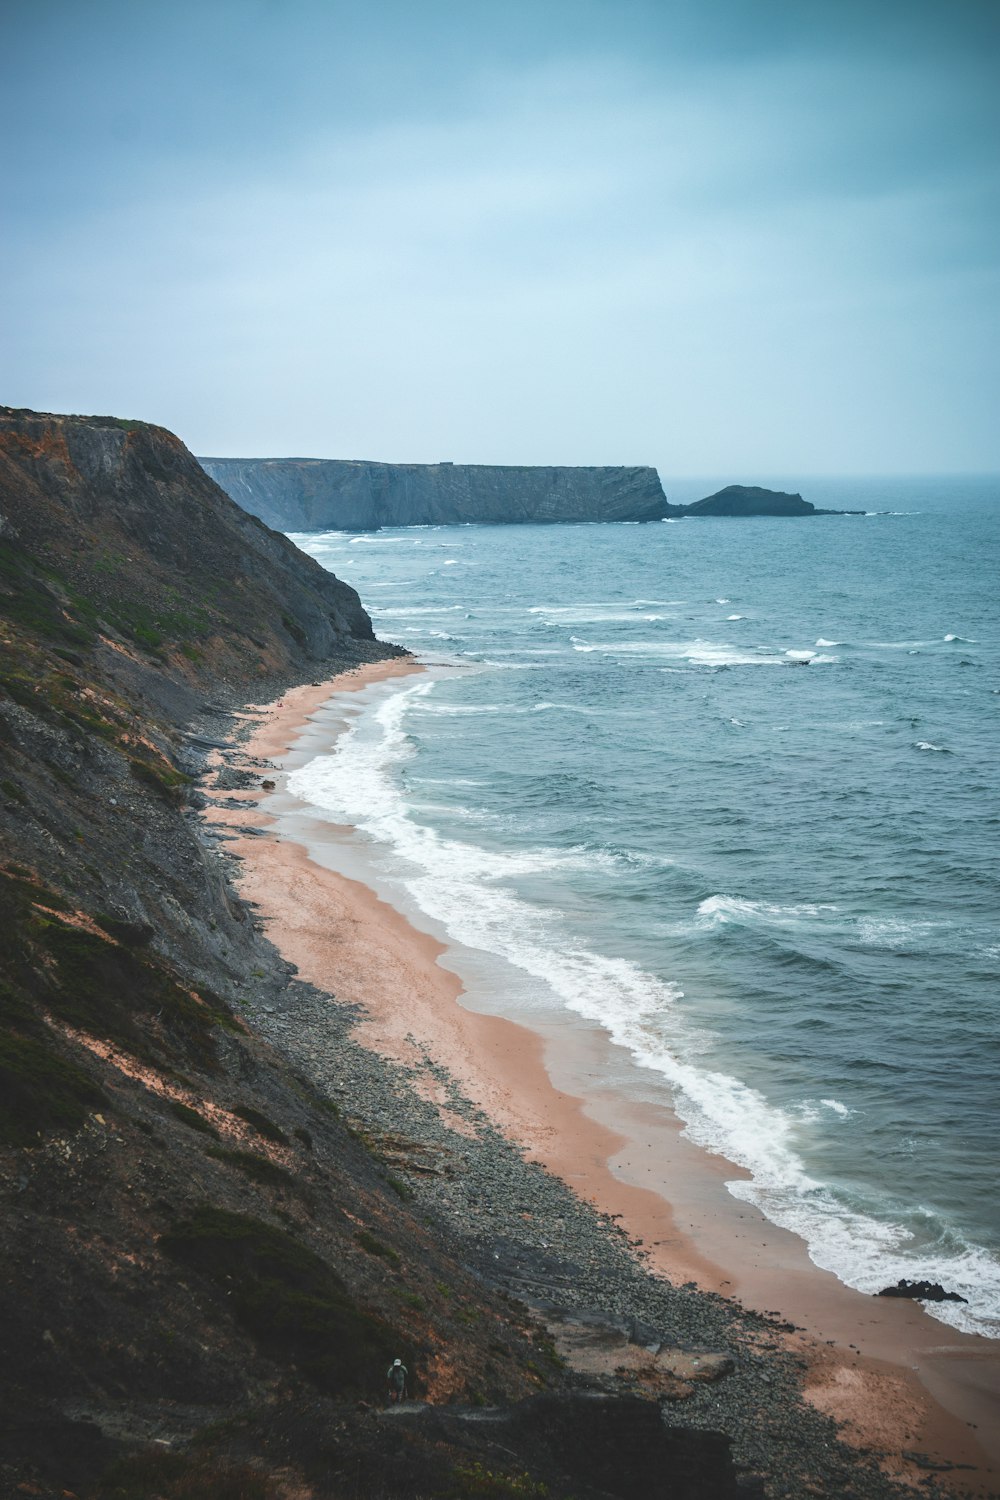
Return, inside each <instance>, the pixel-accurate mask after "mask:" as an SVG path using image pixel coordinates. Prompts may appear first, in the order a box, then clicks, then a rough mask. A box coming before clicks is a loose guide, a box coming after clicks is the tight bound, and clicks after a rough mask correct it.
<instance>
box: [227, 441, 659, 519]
mask: <svg viewBox="0 0 1000 1500" xmlns="http://www.w3.org/2000/svg"><path fill="white" fill-rule="evenodd" d="M200 462H201V464H202V466H203V468H204V469H205V471H206V473H208V474H210V475H211V477H212V478H213V479H214V480H215V481H216V482H217V483H218V484H220V485H221V486H222V488H223V489H224V490H225V491H226V493H227V494H228V495H231V496H232V498H233V499H234V500H236V501H238V503H239V504H240V505H242V506H243V507H244V508H245V509H246V510H248V511H250V512H251V513H252V514H253V515H256V516H260V517H261V519H262V520H264V521H266V522H267V523H268V525H269V526H275V527H279V528H280V529H281V530H283V531H323V530H326V529H328V528H329V529H332V530H333V529H344V530H354V531H362V530H374V529H375V528H377V527H380V526H432V525H442V526H463V525H466V524H471V523H476V524H480V525H505V524H510V523H517V524H520V525H525V524H532V523H544V522H552V521H657V520H659V519H660V518H661V517H662V516H665V515H668V514H673V513H674V508H673V507H671V506H670V505H669V504H668V503H667V500H666V498H665V496H664V494H663V488H662V486H661V484H660V480H659V476H658V475H657V472H656V470H655V469H650V468H544V467H533V466H532V467H515V466H513V465H490V464H449V463H441V464H383V463H367V462H356V461H353V460H347V459H316V458H202V459H201V460H200Z"/></svg>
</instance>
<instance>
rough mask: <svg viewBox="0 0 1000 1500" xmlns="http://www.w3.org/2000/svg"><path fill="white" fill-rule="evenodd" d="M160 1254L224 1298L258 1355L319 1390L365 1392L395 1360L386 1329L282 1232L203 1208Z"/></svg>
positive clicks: (173, 1234) (168, 1237) (331, 1272)
mask: <svg viewBox="0 0 1000 1500" xmlns="http://www.w3.org/2000/svg"><path fill="white" fill-rule="evenodd" d="M160 1247H161V1249H162V1250H163V1251H164V1253H165V1254H167V1255H169V1256H171V1258H172V1259H174V1260H176V1261H179V1262H180V1263H181V1264H182V1265H185V1266H187V1267H189V1268H190V1269H192V1270H194V1271H197V1272H199V1273H201V1274H202V1275H203V1276H205V1277H206V1278H207V1279H208V1280H209V1281H211V1282H212V1283H213V1284H214V1285H215V1286H217V1287H219V1288H220V1289H221V1290H223V1291H224V1292H225V1294H226V1297H225V1304H226V1307H227V1308H231V1309H232V1312H233V1314H234V1316H235V1317H236V1319H237V1321H238V1322H239V1323H240V1324H241V1325H242V1326H243V1327H244V1328H246V1330H247V1331H248V1332H249V1333H250V1334H251V1335H252V1336H253V1338H254V1339H256V1341H257V1342H258V1344H259V1345H260V1346H261V1348H262V1349H263V1350H264V1351H265V1352H266V1353H268V1354H269V1355H271V1357H273V1358H276V1359H279V1360H284V1361H285V1362H288V1363H293V1364H296V1365H298V1366H299V1368H300V1369H301V1370H302V1372H303V1374H304V1375H306V1376H307V1377H308V1379H310V1380H311V1381H312V1382H313V1383H314V1384H315V1385H317V1386H318V1387H319V1388H320V1389H321V1390H324V1391H327V1392H330V1393H338V1392H343V1391H350V1390H370V1389H371V1388H372V1385H373V1383H374V1382H375V1381H377V1380H378V1379H379V1378H380V1377H381V1372H382V1370H384V1368H385V1366H386V1365H387V1364H388V1363H389V1361H390V1360H391V1359H392V1357H393V1353H394V1350H395V1345H396V1343H397V1338H396V1335H395V1334H394V1332H393V1330H392V1329H391V1328H390V1327H389V1325H388V1324H387V1323H384V1322H383V1321H382V1320H381V1319H380V1318H377V1317H375V1316H374V1315H373V1314H371V1313H369V1312H367V1311H365V1310H364V1309H363V1308H361V1307H360V1306H359V1305H358V1303H357V1302H355V1301H354V1299H353V1298H352V1297H351V1295H350V1293H349V1292H348V1290H347V1288H346V1287H345V1285H344V1283H343V1282H342V1281H341V1279H340V1277H339V1276H338V1275H337V1273H336V1272H335V1271H334V1270H333V1269H332V1268H331V1267H330V1266H329V1265H327V1263H326V1261H325V1260H322V1259H321V1258H320V1256H318V1255H317V1254H316V1253H315V1252H314V1251H312V1250H310V1249H308V1248H307V1247H306V1246H305V1245H303V1244H301V1243H300V1242H299V1241H298V1240H297V1239H296V1238H295V1237H294V1236H292V1235H291V1234H289V1233H288V1232H287V1231H286V1230H284V1229H279V1228H277V1227H276V1226H275V1225H273V1224H265V1223H263V1222H262V1221H261V1220H259V1219H252V1218H248V1217H246V1216H245V1215H243V1214H234V1213H229V1212H227V1211H226V1210H224V1209H219V1208H214V1207H212V1206H211V1205H209V1204H204V1205H203V1206H201V1207H200V1208H198V1209H196V1210H195V1212H194V1213H193V1214H192V1215H191V1217H190V1218H189V1219H187V1220H185V1221H183V1222H181V1223H179V1224H177V1225H176V1226H175V1228H174V1229H173V1230H172V1231H171V1233H169V1234H166V1235H164V1236H163V1237H162V1238H161V1240H160Z"/></svg>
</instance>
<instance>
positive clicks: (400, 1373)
mask: <svg viewBox="0 0 1000 1500" xmlns="http://www.w3.org/2000/svg"><path fill="white" fill-rule="evenodd" d="M406 1374H407V1371H406V1366H405V1365H404V1364H403V1361H402V1360H401V1359H394V1360H393V1362H392V1364H391V1365H390V1366H389V1368H388V1370H387V1371H386V1372H385V1378H386V1381H387V1383H388V1386H389V1403H390V1405H394V1404H395V1403H396V1402H398V1401H405V1400H406Z"/></svg>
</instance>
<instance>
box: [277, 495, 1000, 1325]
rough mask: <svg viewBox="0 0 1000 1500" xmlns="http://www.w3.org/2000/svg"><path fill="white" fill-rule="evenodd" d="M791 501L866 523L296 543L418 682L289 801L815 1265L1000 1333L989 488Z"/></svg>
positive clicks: (316, 763)
mask: <svg viewBox="0 0 1000 1500" xmlns="http://www.w3.org/2000/svg"><path fill="white" fill-rule="evenodd" d="M794 487H795V488H798V487H799V486H794ZM801 487H802V488H803V489H804V490H805V491H806V493H807V495H808V498H810V499H811V500H813V501H814V502H815V503H816V504H817V505H820V506H831V507H845V508H851V509H859V510H862V511H865V512H869V514H865V515H859V516H843V517H835V516H829V517H815V518H810V519H806V520H798V519H769V518H768V519H763V518H762V519H757V520H743V521H740V520H730V519H722V518H718V519H708V518H706V519H698V520H693V519H690V520H681V521H673V522H660V523H654V524H650V525H641V526H639V525H592V526H548V527H520V526H513V527H471V526H469V527H430V528H414V529H408V530H397V531H383V532H379V533H375V534H366V535H362V536H356V535H352V534H350V533H344V532H327V533H323V534H310V535H297V536H295V538H294V540H295V541H296V542H297V543H298V544H299V545H300V546H302V547H303V548H305V549H306V550H307V551H309V552H311V553H312V554H313V556H315V557H316V558H318V559H319V561H320V562H321V563H322V564H323V565H324V566H325V567H328V568H330V569H332V570H333V571H334V572H336V573H337V575H338V576H339V577H341V578H344V579H346V580H347V581H348V582H349V583H351V584H353V585H354V587H355V588H357V589H358V591H359V592H360V594H361V598H362V600H363V602H364V604H365V606H366V608H367V609H368V610H369V611H370V613H371V615H372V618H373V621H374V624H375V629H376V633H377V634H378V635H379V636H380V637H382V638H383V639H386V640H391V641H398V642H401V643H402V644H404V645H406V646H408V647H409V648H411V649H412V650H413V651H415V652H417V653H418V654H419V655H420V656H421V657H422V658H424V659H425V660H426V661H427V662H428V663H429V664H430V670H429V671H428V672H427V673H425V674H421V675H418V676H411V677H405V678H401V679H398V680H396V681H393V682H391V683H389V684H387V685H385V686H384V687H382V688H381V689H379V691H378V692H375V693H367V694H362V695H359V698H358V702H357V704H356V705H354V706H353V707H352V708H351V710H350V712H351V720H350V726H349V729H348V731H347V733H345V734H344V735H343V736H342V737H341V738H340V739H339V740H338V741H337V742H336V744H335V745H334V746H333V747H332V748H331V753H329V754H323V755H318V756H317V757H316V758H315V759H313V760H312V761H311V762H310V763H309V764H308V765H306V766H304V767H302V768H301V769H300V770H298V771H296V772H295V773H294V775H293V777H292V781H291V783H290V789H291V790H292V791H293V792H295V794H296V795H297V796H299V797H300V798H302V799H304V800H305V801H307V802H308V803H310V804H311V805H312V806H313V807H315V808H316V809H317V810H318V812H319V813H320V814H321V815H322V816H325V817H327V818H330V819H332V820H334V821H337V822H342V823H351V824H354V825H355V826H356V827H357V829H358V830H359V835H358V836H359V837H360V838H361V839H362V840H364V841H365V842H366V843H367V844H368V845H369V846H370V848H371V849H372V851H373V852H374V853H377V855H378V858H379V861H380V867H381V869H382V871H383V873H386V872H388V875H389V877H390V878H391V879H392V880H394V881H395V882H397V884H398V887H399V888H400V889H401V890H405V892H406V895H407V899H408V901H409V902H410V903H411V904H414V905H415V906H416V907H418V908H419V909H420V910H422V911H423V912H425V913H426V914H427V916H428V918H429V919H431V920H432V922H433V923H434V924H435V925H436V927H437V929H438V930H442V929H443V930H444V931H446V932H447V933H448V934H449V935H450V936H451V937H452V938H453V940H454V941H455V942H457V943H460V944H462V945H464V946H465V947H466V948H469V949H472V950H474V951H480V952H482V953H483V954H485V955H494V956H499V957H501V958H503V959H504V960H506V963H507V964H508V965H509V966H512V967H509V968H508V970H507V972H508V973H509V974H513V975H514V976H516V982H515V983H513V984H512V985H510V986H509V988H508V992H507V995H506V998H505V1004H506V1005H507V1006H508V1008H509V1010H510V1013H511V1014H516V1015H517V1016H518V1017H519V1018H520V1019H525V1018H529V1019H530V1012H531V1009H532V1007H534V1006H537V1007H539V1008H540V1009H542V1008H547V1009H551V1008H552V1006H553V1005H555V1006H561V1007H565V1008H568V1009H569V1010H572V1011H575V1012H577V1013H578V1014H579V1015H581V1016H583V1017H586V1018H587V1019H588V1020H589V1021H590V1022H595V1021H596V1022H598V1023H600V1024H601V1025H602V1026H603V1027H605V1028H606V1030H607V1032H608V1034H609V1035H610V1036H611V1037H612V1038H613V1039H614V1040H615V1041H617V1042H618V1043H620V1044H622V1045H624V1046H625V1047H627V1048H628V1049H629V1052H630V1053H631V1055H632V1057H633V1058H634V1060H635V1062H636V1063H637V1064H638V1065H639V1066H641V1067H642V1068H643V1069H644V1070H646V1072H645V1075H644V1076H647V1077H653V1078H655V1079H656V1080H657V1081H658V1083H659V1084H660V1085H661V1086H662V1093H663V1099H664V1102H665V1103H666V1104H669V1105H670V1106H671V1107H672V1108H673V1109H674V1110H675V1111H676V1113H677V1114H678V1115H679V1116H680V1117H681V1118H682V1119H683V1120H684V1121H685V1123H686V1129H687V1131H688V1133H689V1134H690V1136H691V1137H693V1139H694V1140H695V1141H696V1142H698V1143H699V1144H701V1145H703V1146H705V1147H707V1148H708V1149H710V1150H712V1151H714V1152H717V1153H719V1154H721V1155H722V1156H724V1157H726V1158H727V1159H729V1160H731V1161H732V1162H734V1163H738V1164H739V1165H741V1166H742V1167H744V1168H745V1169H747V1170H748V1171H749V1172H750V1173H751V1176H750V1178H749V1180H743V1179H741V1180H739V1181H734V1182H733V1183H732V1184H731V1185H730V1191H731V1192H733V1193H734V1194H735V1195H737V1196H739V1197H742V1198H745V1199H747V1200H750V1201H752V1202H753V1203H755V1204H757V1205H758V1206H759V1207H760V1208H761V1209H762V1210H763V1212H764V1213H765V1214H766V1215H767V1216H768V1217H769V1218H771V1219H772V1220H773V1221H774V1222H776V1223H778V1224H781V1225H783V1226H785V1227H787V1228H790V1229H792V1230H794V1231H795V1232H796V1233H798V1234H799V1235H801V1236H802V1238H803V1239H804V1240H805V1241H806V1242H807V1244H808V1247H809V1252H810V1254H811V1256H812V1258H813V1259H814V1260H815V1261H816V1263H817V1264H819V1265H821V1266H823V1267H825V1268H826V1269H828V1270H831V1271H833V1272H834V1273H835V1274H836V1275H837V1276H839V1277H840V1278H841V1280H843V1281H844V1282H846V1283H848V1284H849V1285H852V1286H855V1287H858V1288H859V1289H861V1290H863V1291H868V1292H871V1291H876V1290H878V1289H879V1288H881V1287H882V1286H885V1285H887V1284H889V1283H894V1282H895V1281H896V1280H898V1279H899V1278H900V1277H903V1276H905V1277H907V1278H909V1279H911V1280H916V1279H928V1280H932V1281H938V1282H941V1283H942V1284H943V1285H944V1286H945V1287H947V1288H948V1289H950V1290H954V1291H957V1292H959V1293H961V1295H962V1296H964V1297H965V1298H967V1302H966V1303H965V1304H962V1303H943V1304H939V1305H937V1306H931V1307H929V1309H928V1310H929V1311H932V1312H933V1313H934V1315H935V1316H938V1317H940V1318H941V1319H943V1320H944V1321H946V1322H948V1323H950V1324H952V1325H953V1326H955V1327H958V1328H963V1329H967V1330H977V1331H979V1332H982V1333H986V1334H989V1335H991V1336H994V1337H998V1336H1000V1190H998V1188H1000V1184H998V1177H1000V1041H998V1032H1000V1017H998V1012H1000V863H998V835H1000V753H998V750H1000V738H998V727H1000V610H998V605H997V599H998V590H1000V481H998V480H996V479H989V478H983V479H975V478H973V479H953V478H952V479H941V480H930V479H926V478H923V479H919V480H906V479H893V480H870V481H864V480H844V481H834V480H824V481H822V482H819V481H817V482H815V483H814V484H811V485H809V486H805V485H803V486H801ZM709 488H710V486H708V485H705V486H702V487H699V486H697V485H696V484H691V485H690V486H688V487H687V488H686V489H681V488H680V487H673V489H672V492H671V498H673V499H680V500H685V499H694V498H697V497H698V495H699V494H704V493H707V492H708V490H709ZM688 491H690V492H688Z"/></svg>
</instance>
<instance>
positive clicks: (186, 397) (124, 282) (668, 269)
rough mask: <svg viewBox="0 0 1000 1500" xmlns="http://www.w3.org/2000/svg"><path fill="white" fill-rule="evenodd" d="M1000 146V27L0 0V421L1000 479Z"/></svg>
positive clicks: (586, 11) (474, 457)
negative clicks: (47, 417)
mask: <svg viewBox="0 0 1000 1500" xmlns="http://www.w3.org/2000/svg"><path fill="white" fill-rule="evenodd" d="M998 124H1000V3H998V0H934V3H928V0H864V3H856V0H399V3H397V0H200V3H190V0H66V3H64V0H20V3H12V0H0V127H2V131H3V139H4V142H5V147H6V149H5V153H4V156H5V160H4V190H3V207H2V210H0V215H2V240H0V375H2V381H0V401H3V402H4V403H6V404H9V405H13V406H28V407H33V408H35V409H38V410H47V411H75V412H90V413H102V414H113V415H117V416H126V417H138V418H142V419H145V420H148V421H153V422H157V423H159V424H161V425H163V426H166V427H169V428H171V429H172V430H173V431H175V432H177V433H178V434H179V435H180V436H181V437H182V438H183V439H184V441H185V442H186V443H187V444H188V446H189V447H191V448H192V449H193V450H194V451H195V452H196V453H199V454H204V455H214V456H240V457H254V456H273V457H278V456H312V457H335V458H368V459H383V460H389V461H397V462H403V461H411V462H435V461H438V460H441V459H450V460H452V461H455V462H470V463H476V462H478V463H545V464H548V463H552V464H605V463H606V464H643V463H648V464H655V465H656V466H657V467H658V468H659V470H660V473H661V476H662V477H663V478H664V480H665V482H666V481H667V480H668V479H669V477H670V476H684V475H695V474H712V475H725V476H728V477H729V478H731V479H733V480H736V481H742V482H745V483H752V482H755V481H759V480H760V479H761V478H763V477H765V476H767V475H770V474H781V475H792V476H794V475H796V474H801V475H810V474H813V475H819V474H879V473H907V474H911V473H912V474H919V473H949V472H958V473H961V472H968V473H971V472H996V471H1000V420H998V413H1000V401H998V395H1000V379H998V376H1000V326H998V323H1000V320H998V302H1000V298H998V288H1000V274H998V260H1000V232H998V230H1000V225H998V218H1000V215H998V185H1000V149H998V148H1000V129H998ZM668 488H669V485H668Z"/></svg>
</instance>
